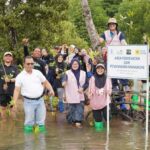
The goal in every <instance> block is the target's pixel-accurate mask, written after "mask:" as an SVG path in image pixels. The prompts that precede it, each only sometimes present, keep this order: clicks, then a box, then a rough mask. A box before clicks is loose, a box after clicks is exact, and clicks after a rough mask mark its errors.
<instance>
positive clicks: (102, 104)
mask: <svg viewBox="0 0 150 150" xmlns="http://www.w3.org/2000/svg"><path fill="white" fill-rule="evenodd" d="M111 92H112V85H111V81H110V80H109V79H107V77H106V74H105V66H104V65H103V64H98V65H97V66H96V73H95V74H94V75H93V76H92V77H91V78H90V81H89V99H90V105H91V107H92V111H93V117H94V120H95V122H94V126H95V129H96V130H101V129H103V122H102V120H103V118H104V119H105V120H107V98H108V100H109V102H110V95H111Z"/></svg>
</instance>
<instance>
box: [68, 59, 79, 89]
mask: <svg viewBox="0 0 150 150" xmlns="http://www.w3.org/2000/svg"><path fill="white" fill-rule="evenodd" d="M75 61H76V62H77V63H78V65H79V68H78V69H77V70H73V68H72V65H73V63H74V62H75ZM70 66H71V71H72V72H73V74H74V76H75V78H76V81H77V85H78V87H79V86H80V82H79V80H80V62H79V60H78V59H75V58H74V59H72V61H71V64H70Z"/></svg>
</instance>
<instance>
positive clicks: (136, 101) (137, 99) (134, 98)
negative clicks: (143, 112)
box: [131, 94, 139, 110]
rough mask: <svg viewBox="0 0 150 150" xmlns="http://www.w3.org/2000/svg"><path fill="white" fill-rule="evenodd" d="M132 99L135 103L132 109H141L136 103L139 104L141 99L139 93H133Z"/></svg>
mask: <svg viewBox="0 0 150 150" xmlns="http://www.w3.org/2000/svg"><path fill="white" fill-rule="evenodd" d="M131 100H132V102H133V103H134V104H132V105H131V107H132V109H134V110H138V109H139V106H138V105H136V104H138V101H139V97H138V95H136V94H134V95H132V98H131Z"/></svg>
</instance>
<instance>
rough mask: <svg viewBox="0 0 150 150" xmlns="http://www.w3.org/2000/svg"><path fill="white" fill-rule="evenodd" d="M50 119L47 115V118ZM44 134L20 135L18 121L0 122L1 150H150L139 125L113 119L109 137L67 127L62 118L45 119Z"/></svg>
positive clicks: (21, 124) (20, 124)
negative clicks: (45, 128)
mask: <svg viewBox="0 0 150 150" xmlns="http://www.w3.org/2000/svg"><path fill="white" fill-rule="evenodd" d="M48 115H49V114H48ZM46 127H47V132H46V133H39V134H35V133H31V134H25V133H24V132H23V119H22V120H20V121H17V122H15V121H11V120H8V121H7V122H2V121H0V150H16V149H17V150H120V149H125V150H149V149H150V147H149V142H150V139H149V138H148V137H147V138H145V130H144V127H143V126H142V125H141V124H138V123H128V122H123V121H121V120H120V119H115V118H114V119H113V120H112V121H111V123H110V133H109V134H107V131H106V130H105V131H102V132H97V131H95V129H94V128H92V127H86V126H84V128H83V129H76V128H75V127H73V126H72V125H68V124H67V123H66V121H65V119H64V116H63V115H62V116H61V115H59V116H57V120H56V121H53V119H52V118H51V116H50V115H49V116H48V117H47V122H46Z"/></svg>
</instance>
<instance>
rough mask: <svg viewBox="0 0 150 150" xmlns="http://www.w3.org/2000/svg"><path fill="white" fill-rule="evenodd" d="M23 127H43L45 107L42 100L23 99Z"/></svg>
mask: <svg viewBox="0 0 150 150" xmlns="http://www.w3.org/2000/svg"><path fill="white" fill-rule="evenodd" d="M24 112H25V122H24V125H35V124H37V125H45V118H46V107H45V103H44V100H43V98H40V99H39V100H29V99H26V98H24Z"/></svg>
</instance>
